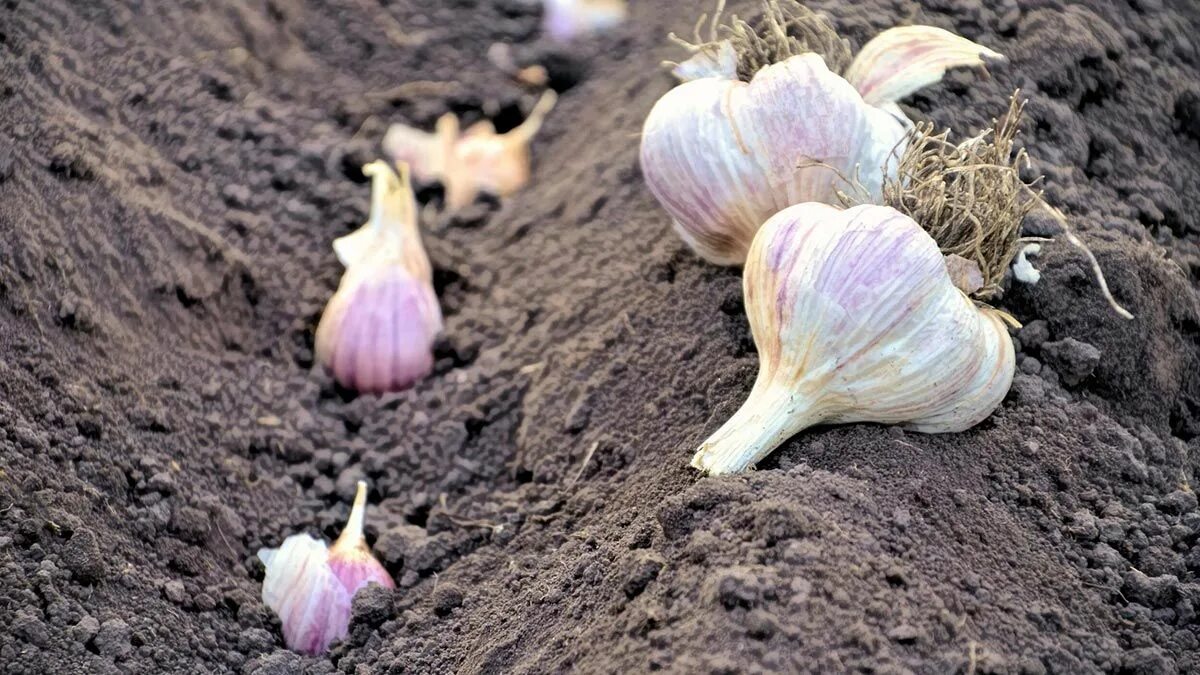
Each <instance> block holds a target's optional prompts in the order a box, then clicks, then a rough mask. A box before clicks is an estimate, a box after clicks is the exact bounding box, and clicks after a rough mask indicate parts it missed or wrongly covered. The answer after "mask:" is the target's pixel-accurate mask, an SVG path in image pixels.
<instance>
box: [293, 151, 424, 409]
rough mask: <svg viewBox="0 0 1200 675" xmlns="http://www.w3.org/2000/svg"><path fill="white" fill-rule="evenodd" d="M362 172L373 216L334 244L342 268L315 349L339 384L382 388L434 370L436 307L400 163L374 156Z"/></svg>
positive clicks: (363, 389)
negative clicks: (368, 182) (397, 169)
mask: <svg viewBox="0 0 1200 675" xmlns="http://www.w3.org/2000/svg"><path fill="white" fill-rule="evenodd" d="M363 173H364V174H366V175H367V176H369V177H370V178H371V215H370V218H369V219H368V221H367V223H366V224H364V225H363V226H362V227H361V228H359V229H358V230H355V231H354V232H352V233H351V234H348V235H346V236H344V237H341V238H339V239H337V240H336V241H334V243H333V248H334V251H335V252H336V253H337V256H338V259H339V260H341V262H342V264H343V265H345V266H346V272H345V274H343V275H342V281H341V283H340V284H339V285H338V290H337V293H335V294H334V296H333V297H332V298H331V299H330V300H329V304H327V305H326V306H325V312H324V313H323V314H322V315H321V322H320V324H318V326H317V336H316V355H317V360H318V361H319V362H320V363H322V364H323V365H324V366H325V367H326V368H328V369H329V370H330V371H331V372H332V373H333V376H334V379H336V380H337V381H338V382H339V383H340V384H341V385H342V386H345V387H349V388H351V389H356V390H358V391H361V392H367V393H382V392H387V391H397V390H400V389H404V388H406V387H409V386H411V385H412V384H413V383H414V382H416V381H417V380H419V379H421V378H422V377H425V376H426V375H428V374H429V371H430V370H432V369H433V343H434V340H435V339H436V338H437V335H438V333H439V332H440V331H441V329H442V312H441V309H440V308H439V307H438V300H437V295H436V294H435V293H434V290H433V270H432V268H431V267H430V264H429V257H428V256H426V254H425V249H424V247H423V246H422V245H421V234H420V232H419V230H418V229H417V205H416V201H415V200H414V198H413V193H412V187H411V186H410V185H409V182H408V173H407V170H406V168H405V167H404V166H401V174H402V175H401V176H397V175H396V173H395V172H394V171H392V169H391V167H389V166H388V165H387V164H386V163H384V162H380V161H376V162H372V163H370V164H368V165H366V166H365V167H363Z"/></svg>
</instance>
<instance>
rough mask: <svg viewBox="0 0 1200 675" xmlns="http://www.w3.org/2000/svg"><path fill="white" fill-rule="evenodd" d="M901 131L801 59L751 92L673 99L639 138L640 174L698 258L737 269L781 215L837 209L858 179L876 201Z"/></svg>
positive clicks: (687, 92) (708, 86)
mask: <svg viewBox="0 0 1200 675" xmlns="http://www.w3.org/2000/svg"><path fill="white" fill-rule="evenodd" d="M906 130H907V126H906V124H905V122H904V121H902V120H900V119H898V118H896V117H895V116H894V115H892V114H891V113H889V112H887V111H885V110H883V109H880V108H876V107H874V106H869V105H867V104H866V103H865V102H863V100H862V96H860V95H859V94H858V92H857V91H855V89H854V87H852V86H850V83H849V82H847V81H846V80H844V79H842V78H841V77H839V76H838V75H835V74H834V73H832V72H830V71H829V69H828V68H827V67H826V66H825V61H824V60H822V59H821V57H820V56H818V55H816V54H803V55H800V56H793V57H791V58H789V59H787V60H785V61H782V62H780V63H776V64H773V65H770V66H767V67H766V68H763V69H762V70H760V71H758V73H756V74H755V75H754V78H753V79H752V80H751V81H750V82H749V83H746V82H742V81H739V80H732V79H724V78H716V77H707V78H701V79H696V80H692V81H690V82H685V83H683V84H681V85H679V86H677V87H675V88H674V89H672V90H671V91H669V92H667V93H666V94H665V95H664V96H663V97H662V98H661V99H659V100H658V102H657V103H656V104H655V105H654V108H653V109H652V110H651V111H650V115H649V116H648V117H647V118H646V123H645V126H644V127H643V129H642V146H641V165H642V173H643V175H644V176H645V180H646V184H647V186H648V187H649V188H650V192H651V193H653V194H654V196H655V197H656V198H657V199H658V201H659V203H661V204H662V205H663V207H664V208H665V209H666V210H667V212H668V213H669V214H671V216H672V217H673V218H674V223H675V229H676V230H677V231H678V232H679V234H680V236H682V237H683V238H684V240H685V241H687V242H688V244H690V245H691V246H692V248H694V249H695V250H696V252H697V253H698V254H699V255H700V256H701V257H703V258H705V259H706V260H709V261H710V262H714V263H717V264H719V265H738V264H741V263H742V262H743V261H744V260H745V258H746V252H747V250H748V249H749V247H750V242H751V241H752V240H753V238H754V234H755V232H757V231H758V228H759V226H761V225H762V223H763V222H764V221H765V220H766V219H767V218H769V217H770V216H771V215H773V214H775V213H776V212H778V211H779V210H781V209H783V208H786V207H788V206H791V205H792V204H797V203H800V202H809V201H818V202H827V203H829V202H833V201H835V200H836V199H837V191H838V190H839V189H842V190H850V186H849V185H848V183H847V182H846V181H847V179H850V178H853V177H855V176H857V179H858V180H859V181H860V182H861V183H862V187H863V189H865V191H866V192H867V193H868V195H869V197H870V198H872V199H875V198H878V196H879V192H880V190H881V189H882V184H883V178H884V175H883V168H884V167H885V166H890V167H891V170H892V171H894V170H895V158H897V157H898V156H899V151H900V150H902V146H903V143H904V139H905V133H906Z"/></svg>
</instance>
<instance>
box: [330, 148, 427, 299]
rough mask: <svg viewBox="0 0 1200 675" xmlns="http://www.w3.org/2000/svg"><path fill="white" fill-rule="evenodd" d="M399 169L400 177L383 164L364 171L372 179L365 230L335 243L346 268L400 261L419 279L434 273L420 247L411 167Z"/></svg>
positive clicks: (363, 169) (403, 166)
mask: <svg viewBox="0 0 1200 675" xmlns="http://www.w3.org/2000/svg"><path fill="white" fill-rule="evenodd" d="M398 168H399V173H397V172H396V171H393V170H392V167H390V166H388V165H387V163H386V162H382V161H379V160H376V161H374V162H371V163H370V164H367V165H365V166H364V167H363V168H362V172H363V175H365V176H367V177H368V178H370V179H371V211H370V214H369V215H368V216H367V222H366V223H364V224H363V225H362V227H360V228H358V229H357V230H355V231H354V232H351V233H350V234H348V235H345V236H343V237H338V238H337V239H335V240H334V241H333V252H334V253H335V254H337V257H338V261H339V262H341V263H342V265H343V266H345V267H347V268H350V267H354V266H356V265H359V264H361V263H370V262H372V261H374V262H388V261H390V260H393V259H399V260H403V261H404V263H405V264H406V265H408V266H409V267H410V271H412V273H413V274H415V275H418V276H420V275H427V274H431V273H432V272H431V271H430V270H429V259H428V258H427V257H426V256H425V252H424V249H423V248H422V247H421V246H420V237H421V235H420V230H419V228H418V226H417V199H416V196H415V195H414V194H413V190H412V185H411V183H410V181H409V178H408V171H409V169H408V165H407V164H403V163H402V164H399V165H398Z"/></svg>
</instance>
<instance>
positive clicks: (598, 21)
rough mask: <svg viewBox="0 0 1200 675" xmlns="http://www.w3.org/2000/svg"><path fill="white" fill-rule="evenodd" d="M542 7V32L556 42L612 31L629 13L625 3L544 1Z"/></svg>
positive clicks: (615, 0)
mask: <svg viewBox="0 0 1200 675" xmlns="http://www.w3.org/2000/svg"><path fill="white" fill-rule="evenodd" d="M542 4H543V7H544V11H543V14H542V30H543V31H544V32H545V33H546V35H547V37H549V38H550V39H551V40H554V41H555V42H570V41H571V40H574V39H575V38H577V37H581V36H583V35H587V34H589V33H597V32H601V31H606V30H609V29H611V28H614V27H616V26H618V25H620V24H621V22H623V21H624V20H625V16H626V14H628V8H627V7H626V4H625V0H543V3H542Z"/></svg>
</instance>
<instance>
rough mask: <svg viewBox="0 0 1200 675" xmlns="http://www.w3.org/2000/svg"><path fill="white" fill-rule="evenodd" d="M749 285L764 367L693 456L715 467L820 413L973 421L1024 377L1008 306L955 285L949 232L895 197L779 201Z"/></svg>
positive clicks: (956, 426) (925, 425) (840, 417)
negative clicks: (940, 235) (898, 207)
mask: <svg viewBox="0 0 1200 675" xmlns="http://www.w3.org/2000/svg"><path fill="white" fill-rule="evenodd" d="M968 268H969V266H968ZM976 272H977V270H976ZM744 288H745V300H746V313H747V315H748V317H749V320H750V328H751V331H752V332H753V335H754V343H755V345H756V346H757V348H758V354H759V359H760V363H759V371H758V378H757V380H756V381H755V383H754V387H753V389H752V390H751V392H750V396H749V398H747V400H746V402H745V404H743V405H742V407H741V409H740V410H738V412H737V413H736V414H734V415H733V417H731V418H729V420H728V421H727V422H725V424H724V425H723V426H722V427H721V428H720V429H719V430H717V432H716V433H715V434H713V435H712V436H711V437H710V438H709V439H708V440H707V441H705V442H704V444H703V445H701V446H700V449H699V451H698V452H697V453H696V455H695V457H694V458H693V459H692V466H694V467H696V468H698V469H701V470H703V471H705V472H706V473H709V474H725V473H734V472H738V471H743V470H745V469H747V468H749V467H751V466H753V465H754V464H756V463H757V462H758V461H759V460H761V459H762V458H763V457H765V456H766V455H767V454H768V453H770V452H771V451H772V450H774V449H775V448H776V447H778V446H779V444H781V443H782V442H783V441H785V440H786V439H787V438H789V437H791V436H793V435H794V434H796V433H798V432H800V431H801V430H803V429H805V428H807V427H810V426H813V425H816V424H826V423H828V424H835V423H846V422H879V423H884V424H903V425H905V426H907V427H908V428H911V429H913V430H915V431H920V432H926V433H942V432H956V431H962V430H965V429H967V428H969V427H971V426H973V425H975V424H977V423H978V422H980V421H982V420H983V419H984V418H986V417H987V416H988V415H989V414H991V412H992V411H993V410H994V409H995V408H996V407H997V406H998V405H999V404H1000V402H1001V400H1003V398H1004V396H1005V394H1006V393H1007V392H1008V389H1009V386H1010V385H1011V383H1012V378H1013V371H1014V363H1015V362H1014V358H1015V357H1014V353H1013V344H1012V340H1011V338H1009V335H1008V330H1007V328H1006V327H1005V322H1004V320H1003V318H1002V315H1001V313H1000V312H998V311H996V310H993V309H991V308H989V307H981V306H978V305H977V304H976V303H975V302H974V301H972V300H971V299H970V298H969V297H967V295H966V293H965V292H963V291H962V290H961V289H960V288H958V287H956V286H955V283H954V281H953V280H952V279H951V276H950V272H949V270H948V267H947V260H946V257H944V256H943V255H942V253H941V251H940V250H939V249H938V245H937V243H935V242H934V240H933V239H932V238H931V237H930V236H929V234H927V233H926V232H925V230H924V229H922V227H921V226H920V225H918V224H917V223H916V222H914V221H913V220H912V219H910V218H908V217H907V216H904V215H902V214H901V213H899V212H898V211H895V210H894V209H892V208H890V207H886V206H874V205H865V206H857V207H854V208H852V209H848V210H844V211H843V210H840V209H837V208H834V207H831V206H827V205H825V204H818V203H806V204H800V205H797V206H793V207H790V208H788V209H785V210H783V211H781V212H779V213H778V214H777V215H775V216H774V217H773V218H771V219H770V220H768V221H767V222H766V223H765V224H764V225H763V226H762V230H761V231H760V232H759V233H758V236H757V237H756V238H755V239H754V244H753V246H752V247H751V248H750V251H749V256H748V258H747V260H746V269H745V279H744Z"/></svg>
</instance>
